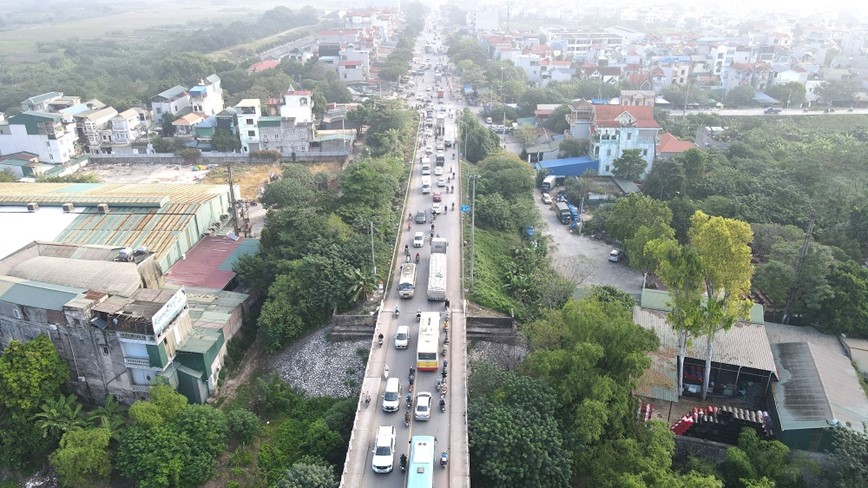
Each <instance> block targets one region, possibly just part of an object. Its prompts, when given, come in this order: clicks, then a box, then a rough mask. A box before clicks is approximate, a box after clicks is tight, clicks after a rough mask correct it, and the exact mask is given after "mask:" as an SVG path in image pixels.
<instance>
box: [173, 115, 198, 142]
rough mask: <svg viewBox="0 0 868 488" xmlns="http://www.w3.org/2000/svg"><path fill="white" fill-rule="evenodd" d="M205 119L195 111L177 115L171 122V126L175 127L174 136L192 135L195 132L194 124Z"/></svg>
mask: <svg viewBox="0 0 868 488" xmlns="http://www.w3.org/2000/svg"><path fill="white" fill-rule="evenodd" d="M205 119H206V117H205V116H203V115H202V114H200V113H196V112H191V113H188V114H186V115H182V116H181V117H178V118H177V119H175V120H174V121H173V122H172V126H173V127H174V128H175V137H193V136H194V135H195V134H196V126H197V125H199V124H201V123H202V122H203V121H204V120H205Z"/></svg>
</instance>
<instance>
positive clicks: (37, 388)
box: [0, 334, 69, 413]
mask: <svg viewBox="0 0 868 488" xmlns="http://www.w3.org/2000/svg"><path fill="white" fill-rule="evenodd" d="M67 379H69V370H68V369H67V368H66V364H65V362H63V361H61V359H60V357H59V356H58V355H57V351H56V350H55V349H54V344H52V343H51V340H50V339H49V338H48V336H46V335H44V334H43V335H40V336H38V337H36V338H35V339H32V340H30V341H28V342H25V343H21V342H18V341H16V340H12V341H10V342H9V345H8V346H6V348H5V349H4V350H3V354H2V355H0V403H2V404H3V406H5V407H6V408H8V409H10V410H12V411H16V412H24V413H30V412H33V411H34V410H36V409H37V408H39V406H40V405H42V403H44V402H45V401H48V400H50V399H52V398H56V397H57V395H58V394H59V393H60V385H61V384H63V382H65V381H66V380H67Z"/></svg>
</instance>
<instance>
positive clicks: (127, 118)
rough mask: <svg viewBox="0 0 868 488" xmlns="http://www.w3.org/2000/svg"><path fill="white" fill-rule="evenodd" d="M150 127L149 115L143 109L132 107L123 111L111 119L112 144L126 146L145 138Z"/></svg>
mask: <svg viewBox="0 0 868 488" xmlns="http://www.w3.org/2000/svg"><path fill="white" fill-rule="evenodd" d="M150 125H151V124H150V113H149V112H148V111H146V110H145V109H143V108H139V107H133V108H131V109H129V110H124V111H123V112H121V113H119V114H117V115H116V116H115V117H113V118H112V119H111V126H112V144H113V145H115V146H126V145H129V144H131V143H133V142H134V141H136V140H138V139H139V138H141V137H146V136H147V134H148V127H149V126H150Z"/></svg>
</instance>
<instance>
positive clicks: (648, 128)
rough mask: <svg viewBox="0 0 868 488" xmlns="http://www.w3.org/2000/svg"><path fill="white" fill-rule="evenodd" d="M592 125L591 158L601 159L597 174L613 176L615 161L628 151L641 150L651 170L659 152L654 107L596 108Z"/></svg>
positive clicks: (594, 107) (657, 125)
mask: <svg viewBox="0 0 868 488" xmlns="http://www.w3.org/2000/svg"><path fill="white" fill-rule="evenodd" d="M592 108H593V115H592V119H591V125H590V127H591V128H590V150H589V152H590V156H591V157H593V158H596V159H597V160H599V167H598V170H597V173H598V174H599V175H604V176H605V175H611V174H612V171H613V169H614V161H615V160H616V159H618V158H620V157H621V155H622V154H623V152H624V150H626V149H639V151H640V154H641V156H642V158H643V159H644V160H645V161H646V162H647V163H648V166H647V167H646V169H645V172H646V173H647V172H649V171H651V167H652V165H653V164H654V157H655V156H656V152H657V142H658V134H659V132H660V125H659V124H658V123H657V121H656V120H654V114H653V112H652V108H651V107H647V106H645V107H625V106H620V105H593V106H592Z"/></svg>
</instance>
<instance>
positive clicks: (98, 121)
mask: <svg viewBox="0 0 868 488" xmlns="http://www.w3.org/2000/svg"><path fill="white" fill-rule="evenodd" d="M117 114H118V111H117V110H115V109H114V108H113V107H106V108H101V109H95V110H88V111H87V112H82V113H80V114H76V115H75V116H74V118H75V126H76V130H77V131H78V138H79V140H80V141H81V142H82V143H83V144H84V150H85V151H87V152H88V153H90V154H103V153H111V145H112V119H113V118H114V117H115V116H116V115H117Z"/></svg>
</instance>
